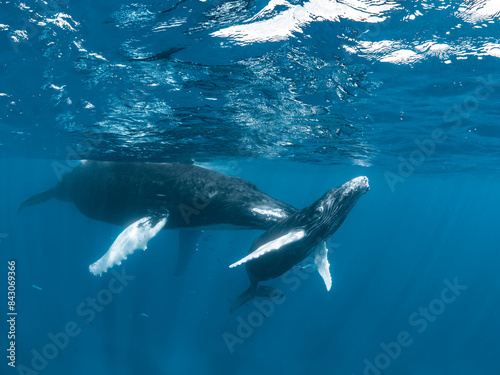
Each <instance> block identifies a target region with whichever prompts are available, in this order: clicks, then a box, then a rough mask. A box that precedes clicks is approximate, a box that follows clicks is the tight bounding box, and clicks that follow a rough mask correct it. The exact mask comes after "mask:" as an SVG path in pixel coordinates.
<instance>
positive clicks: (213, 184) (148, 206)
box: [19, 161, 297, 275]
mask: <svg viewBox="0 0 500 375" xmlns="http://www.w3.org/2000/svg"><path fill="white" fill-rule="evenodd" d="M51 198H56V199H59V200H63V201H69V202H73V203H74V204H75V206H76V207H77V208H78V210H79V211H81V212H82V213H83V214H84V215H86V216H87V217H89V218H92V219H95V220H99V221H103V222H107V223H111V224H116V225H119V226H124V227H126V228H125V230H124V231H123V232H122V233H121V234H120V235H119V236H118V237H117V238H116V240H115V241H114V243H113V244H112V245H111V247H110V248H109V250H108V251H107V252H106V254H105V255H104V256H103V257H101V258H100V259H99V260H98V261H97V262H95V263H94V264H92V265H91V266H90V267H89V268H90V271H91V272H92V273H93V274H94V275H101V274H102V273H103V272H106V271H107V270H108V269H109V268H111V267H113V266H114V265H116V264H121V262H122V261H123V260H124V259H126V258H127V256H128V255H129V254H131V253H133V252H134V250H136V249H143V250H145V249H146V246H147V243H148V241H149V240H150V239H151V238H153V237H154V236H155V235H156V234H157V233H158V232H159V231H160V230H161V229H185V228H199V229H203V228H207V229H210V228H213V229H225V228H234V229H238V228H241V229H263V230H267V229H269V228H271V227H272V226H273V225H274V224H276V223H278V222H279V221H281V220H283V219H285V218H286V217H288V216H290V215H291V214H293V213H294V212H296V211H297V210H296V209H295V208H293V207H292V206H289V205H287V204H285V203H282V202H280V201H278V200H276V199H274V198H271V197H270V196H268V195H267V194H264V193H263V192H261V191H260V190H259V189H257V187H256V186H255V185H254V184H252V183H250V182H248V181H245V180H243V179H241V178H238V177H231V176H227V175H225V174H222V173H219V172H215V171H212V170H209V169H206V168H202V167H198V166H195V165H183V164H167V163H129V162H107V161H84V162H83V164H82V165H80V166H78V167H76V168H74V169H73V170H71V171H70V172H68V173H67V174H66V175H64V176H63V177H62V179H61V180H60V181H59V183H58V184H57V185H56V186H55V187H53V188H52V189H49V190H47V191H44V192H42V193H39V194H36V195H34V196H32V197H31V198H28V199H27V200H26V201H24V202H23V203H22V204H21V205H20V207H19V210H21V209H23V208H24V207H26V206H32V205H35V204H38V203H41V202H44V201H46V200H49V199H51ZM180 233H181V236H180V241H181V243H180V247H182V239H183V238H185V242H187V243H189V242H190V243H189V244H190V245H191V246H190V247H191V248H193V247H194V246H193V245H195V242H196V241H194V244H193V241H192V238H191V240H190V239H189V237H188V238H187V239H186V236H184V237H183V236H182V234H183V233H184V231H181V232H180ZM180 250H181V251H180V255H179V262H180V263H181V266H180V268H182V267H183V266H182V263H184V266H185V263H186V262H187V258H188V255H185V253H188V254H189V251H187V252H186V250H185V249H182V248H181V249H180ZM183 253H184V255H183ZM178 265H179V263H178Z"/></svg>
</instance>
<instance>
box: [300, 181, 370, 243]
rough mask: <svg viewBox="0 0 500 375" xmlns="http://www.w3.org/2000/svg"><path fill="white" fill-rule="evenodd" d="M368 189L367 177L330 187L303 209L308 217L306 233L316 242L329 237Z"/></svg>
mask: <svg viewBox="0 0 500 375" xmlns="http://www.w3.org/2000/svg"><path fill="white" fill-rule="evenodd" d="M368 190H370V185H369V184H368V178H367V177H365V176H361V177H356V178H353V179H352V180H350V181H348V182H346V183H345V184H343V185H341V186H339V187H337V188H334V189H331V190H329V191H328V192H326V193H325V194H324V195H323V196H322V197H321V198H319V199H318V200H317V201H316V202H314V203H313V204H312V205H310V206H309V207H307V208H306V209H305V212H304V214H305V216H306V217H307V218H308V221H309V225H307V228H306V230H307V235H308V236H310V237H313V238H317V241H318V242H321V241H324V240H325V239H327V238H329V237H331V236H332V235H333V234H334V233H335V231H336V230H337V229H338V228H339V227H340V225H341V224H342V223H343V222H344V220H345V218H346V217H347V215H348V213H349V212H350V211H351V209H352V208H353V207H354V205H355V204H356V202H357V201H358V199H359V198H360V197H361V196H362V195H364V194H365V193H366V192H367V191H368Z"/></svg>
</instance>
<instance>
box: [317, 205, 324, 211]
mask: <svg viewBox="0 0 500 375" xmlns="http://www.w3.org/2000/svg"><path fill="white" fill-rule="evenodd" d="M323 210H324V208H323V206H319V207H318V208H316V211H317V212H323Z"/></svg>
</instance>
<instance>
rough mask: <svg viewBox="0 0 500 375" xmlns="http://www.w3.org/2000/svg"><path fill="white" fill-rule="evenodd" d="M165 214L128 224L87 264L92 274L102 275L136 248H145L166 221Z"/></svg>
mask: <svg viewBox="0 0 500 375" xmlns="http://www.w3.org/2000/svg"><path fill="white" fill-rule="evenodd" d="M167 218H168V215H167V216H162V217H157V216H146V217H143V218H142V219H139V220H137V221H136V222H135V223H133V224H131V225H129V226H128V227H127V228H125V230H124V231H123V232H121V233H120V235H119V236H118V237H117V238H116V240H115V242H113V244H112V245H111V247H110V248H109V250H108V251H107V252H106V254H104V255H103V256H102V258H101V259H99V260H98V261H97V262H95V263H94V264H92V265H90V266H89V269H90V272H92V273H93V274H94V275H99V276H100V275H102V273H103V272H106V271H107V270H108V269H109V268H111V267H113V266H115V265H117V264H118V265H119V264H121V262H122V260H124V259H127V256H129V255H130V254H132V253H133V252H134V251H135V250H136V249H142V250H146V248H147V245H148V241H149V240H150V239H151V238H153V237H154V236H156V234H157V233H158V232H159V231H160V230H161V229H162V228H163V227H164V226H165V224H166V223H167Z"/></svg>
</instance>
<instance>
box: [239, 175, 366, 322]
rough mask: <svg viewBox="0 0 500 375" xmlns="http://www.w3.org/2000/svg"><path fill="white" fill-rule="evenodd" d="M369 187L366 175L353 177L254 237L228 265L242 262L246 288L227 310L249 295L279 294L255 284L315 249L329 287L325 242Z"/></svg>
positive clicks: (292, 265) (316, 257) (277, 273)
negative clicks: (244, 253)
mask: <svg viewBox="0 0 500 375" xmlns="http://www.w3.org/2000/svg"><path fill="white" fill-rule="evenodd" d="M369 189H370V187H369V185H368V178H366V177H364V176H363V177H357V178H354V179H352V180H351V181H348V182H346V183H345V184H344V185H342V186H339V187H337V188H335V189H332V190H330V191H328V192H327V193H326V194H324V195H323V196H322V197H321V198H320V199H318V200H317V201H316V202H314V203H313V204H312V205H310V206H309V207H306V208H304V209H303V210H300V211H297V212H296V213H294V214H292V215H290V216H289V217H288V218H286V219H285V220H283V221H280V222H279V223H277V224H275V225H274V226H273V227H271V228H270V229H269V230H268V231H267V232H265V233H264V234H262V235H261V236H260V237H258V238H257V239H256V240H255V241H254V243H253V245H252V247H251V248H250V251H249V254H248V255H247V256H246V257H244V258H243V259H241V260H239V261H238V262H236V263H233V264H232V265H230V266H229V267H230V268H233V267H236V266H239V265H241V264H246V270H247V274H248V277H249V279H250V287H249V288H248V289H247V290H246V291H245V292H243V294H241V295H240V296H239V297H238V298H237V299H236V300H235V301H234V302H233V304H232V306H231V312H232V311H234V310H235V309H237V308H238V307H240V306H242V305H243V304H245V303H246V302H248V301H249V300H250V299H252V298H253V297H256V296H258V297H270V296H273V295H279V294H280V293H281V292H279V291H277V290H275V289H273V288H271V287H269V286H263V285H259V283H260V282H261V281H265V280H270V279H274V278H276V277H278V276H281V275H282V274H284V273H285V272H286V271H288V270H290V269H291V268H292V267H294V266H295V265H296V264H298V263H300V262H301V261H303V260H304V259H305V258H306V257H307V256H309V255H310V254H311V253H312V252H315V264H316V265H317V269H318V272H319V274H320V275H321V277H322V278H323V280H324V281H325V284H326V288H327V290H330V288H331V285H332V280H331V276H330V264H329V263H328V258H327V254H328V250H327V248H326V244H325V241H326V240H327V239H328V238H329V237H331V236H332V235H333V234H334V233H335V232H336V231H337V229H338V228H339V227H340V225H341V224H342V223H343V222H344V220H345V219H346V217H347V215H348V214H349V212H350V211H351V209H352V208H353V207H354V205H355V204H356V202H357V201H358V199H359V198H360V197H361V196H362V195H363V194H365V193H366V192H367V191H368V190H369Z"/></svg>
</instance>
